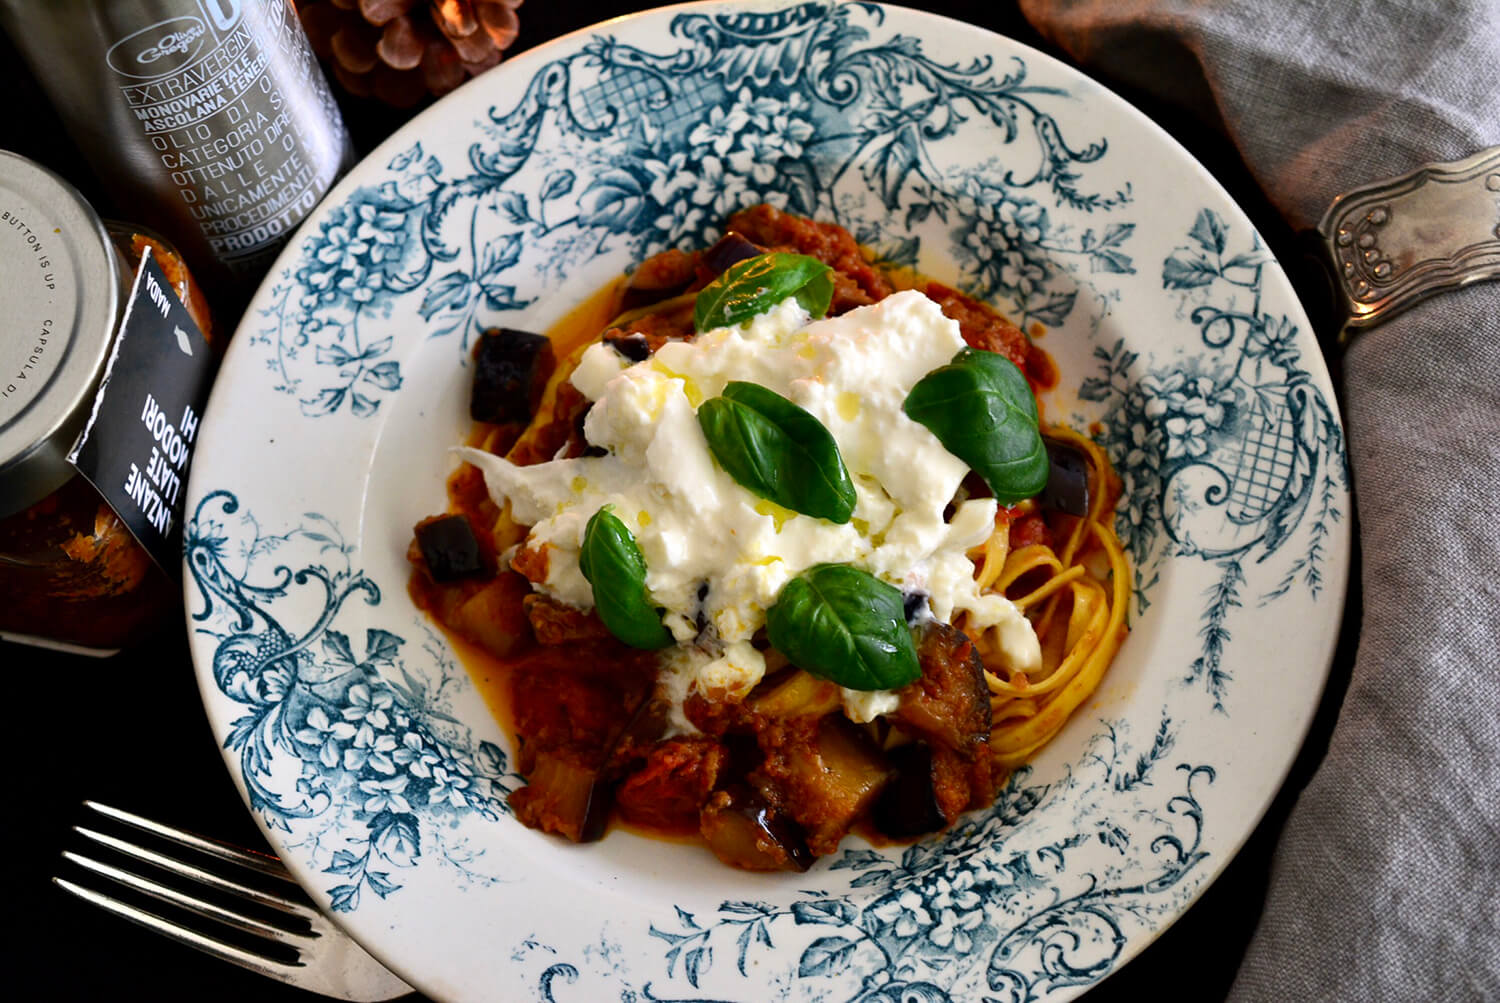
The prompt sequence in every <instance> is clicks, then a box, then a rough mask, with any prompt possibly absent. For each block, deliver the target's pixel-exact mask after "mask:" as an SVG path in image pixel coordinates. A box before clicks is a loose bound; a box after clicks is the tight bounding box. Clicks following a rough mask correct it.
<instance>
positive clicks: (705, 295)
mask: <svg viewBox="0 0 1500 1003" xmlns="http://www.w3.org/2000/svg"><path fill="white" fill-rule="evenodd" d="M788 296H795V297H797V302H799V303H801V304H802V306H803V307H804V308H805V309H806V310H807V312H808V313H809V314H811V315H812V316H813V317H815V318H816V317H821V316H823V315H824V314H826V313H827V312H828V304H829V303H831V302H832V301H833V269H831V268H829V267H828V266H827V265H825V264H823V262H821V261H819V260H818V259H817V258H812V257H808V256H807V255H805V254H787V253H786V252H784V251H776V252H774V253H772V254H761V255H757V256H756V257H753V258H747V259H745V260H744V261H740V262H737V263H735V264H733V265H730V266H729V267H728V268H727V269H725V270H724V274H722V275H720V276H719V277H718V278H716V279H714V280H713V281H712V282H710V283H709V284H708V285H706V286H704V287H703V289H702V290H700V291H699V293H698V298H697V299H696V300H695V301H694V302H693V326H694V327H695V328H697V329H698V331H699V332H703V331H711V330H713V329H714V328H716V327H729V326H731V325H734V324H739V323H741V322H743V321H747V320H749V319H750V318H751V317H754V316H755V315H756V314H758V313H765V312H766V311H767V310H769V309H770V308H771V307H773V306H775V305H776V304H777V303H780V302H781V301H782V300H784V299H786V298H787V297H788Z"/></svg>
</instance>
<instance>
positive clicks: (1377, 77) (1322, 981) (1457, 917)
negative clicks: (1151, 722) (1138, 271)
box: [1021, 0, 1500, 1001]
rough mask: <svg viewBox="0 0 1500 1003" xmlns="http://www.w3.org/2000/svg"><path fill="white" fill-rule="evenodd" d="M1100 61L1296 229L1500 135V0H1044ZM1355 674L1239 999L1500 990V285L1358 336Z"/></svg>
mask: <svg viewBox="0 0 1500 1003" xmlns="http://www.w3.org/2000/svg"><path fill="white" fill-rule="evenodd" d="M1021 5H1022V9H1023V10H1024V12H1025V14H1026V16H1027V18H1028V19H1029V20H1030V21H1031V22H1032V23H1033V24H1034V25H1035V26H1036V27H1037V29H1038V30H1039V31H1041V32H1042V34H1043V35H1045V36H1047V37H1049V38H1051V39H1052V40H1053V41H1055V42H1057V43H1058V44H1059V45H1060V46H1062V47H1063V48H1064V49H1065V50H1066V51H1068V52H1069V53H1070V54H1072V55H1073V56H1074V57H1075V58H1076V59H1077V60H1078V61H1079V62H1080V63H1081V64H1083V66H1084V67H1085V68H1086V69H1088V70H1090V71H1092V72H1094V73H1095V74H1096V75H1098V76H1100V77H1101V78H1103V79H1105V80H1106V81H1108V80H1116V81H1123V82H1125V83H1128V84H1130V85H1131V86H1134V87H1137V88H1141V89H1143V90H1146V91H1149V92H1150V93H1152V94H1154V95H1156V96H1158V97H1160V98H1162V99H1164V100H1168V101H1175V102H1177V103H1179V104H1181V105H1183V106H1185V107H1186V108H1188V109H1189V110H1191V111H1193V112H1196V113H1197V114H1199V115H1200V116H1202V117H1204V118H1205V119H1207V120H1208V121H1210V122H1212V123H1213V124H1215V125H1217V126H1218V127H1220V128H1223V129H1224V130H1225V131H1227V133H1228V134H1229V136H1230V138H1231V139H1232V140H1233V141H1234V143H1235V144H1236V146H1237V147H1238V149H1239V150H1240V152H1241V153H1242V155H1243V156H1244V158H1245V161H1246V163H1247V165H1248V166H1249V168H1250V170H1251V171H1252V173H1253V174H1254V175H1255V177H1256V179H1257V180H1258V181H1259V182H1260V184H1261V185H1262V187H1263V188H1264V189H1265V191H1266V194H1267V195H1268V196H1269V197H1270V199H1271V200H1272V202H1273V203H1274V204H1275V205H1276V206H1277V207H1278V208H1279V209H1280V210H1281V211H1282V213H1283V214H1284V215H1285V216H1286V218H1287V220H1288V221H1289V222H1290V223H1291V224H1292V225H1293V226H1295V227H1297V228H1303V227H1309V226H1312V225H1314V224H1315V223H1316V222H1317V221H1318V219H1319V218H1320V217H1321V215H1322V213H1323V211H1324V210H1325V209H1326V208H1327V206H1328V204H1329V201H1330V200H1331V199H1332V198H1333V196H1334V195H1336V194H1337V193H1339V192H1341V191H1344V190H1347V189H1349V188H1352V187H1354V186H1356V185H1359V184H1362V183H1365V182H1368V181H1375V180H1380V179H1383V178H1387V177H1391V176H1394V175H1397V174H1402V173H1405V172H1406V171H1408V170H1411V169H1412V168H1414V167H1416V166H1418V165H1419V164H1421V163H1422V162H1424V161H1429V160H1449V159H1455V158H1458V157H1461V156H1465V155H1468V154H1471V153H1475V152H1477V151H1478V150H1480V149H1481V148H1483V147H1486V146H1490V145H1493V144H1495V143H1497V142H1500V0H1364V2H1339V0H1329V2H1324V3H1308V2H1234V0H1199V2H1190V0H1021ZM1343 391H1344V399H1345V408H1346V413H1345V420H1346V422H1347V427H1348V438H1349V447H1350V465H1351V467H1352V469H1353V473H1354V488H1355V500H1356V509H1357V513H1358V516H1359V532H1360V541H1361V547H1362V561H1363V598H1364V621H1363V624H1362V626H1361V630H1360V640H1359V648H1358V653H1357V656H1356V661H1355V666H1354V671H1353V677H1352V680H1351V682H1350V685H1349V690H1348V693H1347V695H1346V696H1345V699H1344V704H1343V708H1342V710H1341V712H1340V714H1339V719H1338V723H1337V724H1336V726H1335V729H1334V733H1333V736H1332V739H1331V743H1330V746H1329V749H1328V752H1327V755H1326V757H1325V758H1324V760H1323V763H1322V764H1321V765H1320V767H1319V768H1318V771H1317V773H1316V774H1315V775H1314V776H1313V778H1312V780H1311V782H1310V783H1309V784H1308V786H1307V788H1306V789H1305V790H1304V791H1303V792H1302V794H1301V795H1300V797H1299V799H1298V801H1297V804H1296V806H1295V808H1294V809H1293V811H1292V814H1291V817H1290V819H1289V820H1288V822H1287V825H1286V828H1285V830H1284V831H1283V834H1282V838H1281V841H1280V843H1279V845H1278V847H1277V850H1276V856H1275V860H1274V863H1273V867H1272V876H1271V887H1270V889H1269V893H1268V896H1267V900H1266V907H1265V912H1264V915H1263V916H1262V919H1261V923H1260V926H1259V928H1258V929H1257V931H1256V934H1255V937H1254V939H1253V940H1252V942H1251V944H1250V947H1249V950H1248V952H1247V954H1246V956H1245V959H1244V962H1243V964H1242V965H1241V968H1240V971H1239V973H1238V976H1237V980H1236V982H1235V984H1234V988H1233V990H1232V992H1231V995H1230V998H1231V999H1232V1000H1235V1001H1240V1000H1256V1001H1258V1000H1283V999H1287V1000H1478V999H1491V1000H1494V999H1500V655H1497V650H1500V649H1497V644H1500V284H1497V283H1486V284H1482V285H1477V286H1471V287H1469V288H1467V289H1465V290H1462V291H1460V292H1457V293H1450V294H1446V295H1443V296H1440V297H1438V298H1436V299H1433V300H1429V301H1428V302H1426V303H1424V304H1422V305H1420V306H1418V307H1416V308H1414V309H1413V310H1411V311H1409V312H1407V313H1406V314H1403V315H1401V316H1399V317H1397V318H1395V319H1392V320H1390V321H1388V322H1387V323H1385V324H1383V325H1381V326H1380V327H1377V328H1375V329H1373V330H1371V331H1369V332H1367V333H1364V334H1362V335H1359V336H1358V337H1357V338H1356V340H1355V341H1354V343H1353V345H1352V346H1351V347H1350V348H1349V349H1348V351H1347V353H1346V356H1345V359H1344V386H1343Z"/></svg>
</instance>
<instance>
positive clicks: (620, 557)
mask: <svg viewBox="0 0 1500 1003" xmlns="http://www.w3.org/2000/svg"><path fill="white" fill-rule="evenodd" d="M612 507H613V506H610V505H606V506H604V507H603V508H601V509H600V510H599V511H597V512H595V513H594V516H593V518H592V519H590V520H589V524H588V525H587V526H586V527H584V530H583V547H582V549H580V550H579V552H578V567H579V568H580V569H581V570H582V571H583V577H585V578H587V579H588V581H589V584H590V585H592V586H593V587H594V608H595V609H597V610H598V611H599V619H601V620H603V621H604V626H606V627H608V628H609V632H610V633H611V634H613V635H615V636H616V637H618V638H619V639H620V640H622V641H624V642H625V643H626V644H628V645H630V646H631V647H632V648H647V649H653V648H665V647H666V646H667V645H669V644H672V643H673V640H674V639H673V637H672V633H671V631H669V630H667V628H666V627H664V626H662V622H661V614H660V613H658V612H657V610H656V607H655V606H654V605H653V604H652V602H651V599H650V597H649V596H647V595H646V558H645V557H644V556H642V554H641V548H640V545H639V544H637V543H636V542H635V537H634V536H633V535H632V534H631V532H630V529H629V528H628V527H627V526H626V525H625V524H624V523H623V522H621V521H620V518H619V516H617V515H615V514H614V513H613V512H611V511H610V509H611V508H612Z"/></svg>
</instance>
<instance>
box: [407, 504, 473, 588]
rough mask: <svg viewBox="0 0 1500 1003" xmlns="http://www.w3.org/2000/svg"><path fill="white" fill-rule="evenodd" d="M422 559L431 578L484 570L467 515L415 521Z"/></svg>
mask: <svg viewBox="0 0 1500 1003" xmlns="http://www.w3.org/2000/svg"><path fill="white" fill-rule="evenodd" d="M415 532H416V537H417V546H419V547H421V548H422V561H423V562H424V563H425V564H426V565H427V574H428V575H430V576H431V577H432V580H433V581H435V582H451V581H455V580H456V579H459V578H469V577H474V576H477V575H482V574H484V573H486V572H487V571H488V570H489V569H488V568H487V567H485V561H484V553H483V551H482V550H481V548H480V546H479V539H478V538H477V537H475V535H474V528H473V527H472V526H470V525H469V519H468V517H467V516H464V515H460V514H458V513H456V512H455V513H454V514H452V515H440V516H434V517H433V518H430V519H423V520H422V521H421V522H419V523H417V525H416V531H415Z"/></svg>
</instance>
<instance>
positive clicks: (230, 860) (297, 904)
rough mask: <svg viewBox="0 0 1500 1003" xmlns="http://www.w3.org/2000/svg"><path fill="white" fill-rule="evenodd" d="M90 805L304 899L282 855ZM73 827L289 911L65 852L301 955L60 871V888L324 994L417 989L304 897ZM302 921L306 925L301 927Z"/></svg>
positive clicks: (382, 995) (136, 856)
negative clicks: (248, 942)
mask: <svg viewBox="0 0 1500 1003" xmlns="http://www.w3.org/2000/svg"><path fill="white" fill-rule="evenodd" d="M84 805H85V806H86V807H87V808H89V809H90V810H91V811H94V812H97V813H98V814H100V815H102V816H104V817H105V818H108V819H111V820H113V821H115V822H119V823H121V824H123V825H127V826H130V827H132V828H135V829H139V830H141V831H143V832H148V833H151V834H152V835H154V836H156V837H158V838H160V839H163V840H166V841H168V842H171V843H175V844H177V845H179V846H182V847H186V848H188V849H190V850H193V851H195V852H197V853H200V854H203V855H204V856H206V857H209V858H213V859H214V860H217V861H219V862H221V863H223V864H228V865H231V866H230V869H231V870H232V869H233V868H242V869H244V870H247V871H251V872H254V873H257V874H261V875H264V876H266V877H270V878H273V879H277V880H278V881H281V882H285V883H286V884H287V885H289V886H290V889H289V890H291V889H296V891H295V894H296V896H298V898H300V897H301V895H302V892H301V890H300V888H298V885H297V882H296V880H295V879H294V878H293V877H292V876H291V875H290V874H289V873H287V870H286V868H285V867H283V866H282V864H281V861H280V860H277V859H276V858H275V857H273V856H271V855H269V854H265V853H256V852H255V851H253V850H244V849H240V848H239V847H236V846H230V845H229V844H228V843H221V842H219V841H218V840H214V839H208V838H206V837H203V836H197V835H194V834H193V833H190V832H184V831H182V830H181V829H174V828H172V827H171V826H166V825H162V824H161V823H160V822H153V821H151V820H150V819H145V818H141V817H140V816H139V815H133V814H131V813H130V812H126V811H121V810H120V809H118V808H111V807H109V806H107V805H102V804H99V803H98V802H96V801H85V802H84ZM73 831H74V832H76V833H78V835H80V836H82V837H84V838H85V839H88V840H90V841H91V842H93V843H96V844H98V845H101V846H106V847H109V848H110V849H112V850H114V851H116V852H117V853H121V854H124V855H125V856H127V857H130V858H132V859H133V860H137V861H140V862H142V863H146V864H149V865H151V866H153V867H157V868H160V869H161V870H164V871H167V872H168V873H171V874H175V875H177V876H179V877H182V878H186V879H188V880H191V881H196V882H198V883H199V884H202V885H205V886H207V887H209V888H213V889H216V890H217V891H219V892H221V893H224V894H226V895H228V896H232V897H234V898H238V899H242V900H244V901H246V902H252V903H255V904H256V905H257V906H260V907H261V908H262V910H263V911H266V912H267V915H269V914H271V913H279V914H281V915H284V916H287V917H290V918H291V919H292V920H293V922H291V923H288V924H286V925H285V926H283V925H279V924H276V923H273V922H267V921H265V920H262V919H257V918H255V917H253V916H250V915H246V914H244V913H242V912H240V911H238V910H236V909H233V908H228V907H226V906H222V905H217V904H215V903H213V902H207V901H204V900H203V899H200V898H197V897H195V896H193V895H189V894H187V893H185V892H182V891H179V890H178V889H176V888H171V887H168V886H167V885H163V884H160V883H159V882H156V881H153V880H151V879H150V878H145V877H142V876H140V875H139V874H134V873H131V872H130V871H126V870H122V869H120V868H119V867H115V866H114V865H112V864H107V863H104V862H103V861H99V860H94V859H92V858H91V857H87V856H84V855H82V854H79V853H74V852H72V851H71V850H64V851H63V857H64V859H66V860H68V861H70V862H72V863H74V864H77V865H78V866H79V867H82V868H84V869H85V870H87V871H90V872H92V873H94V874H97V875H99V876H101V877H103V878H106V879H108V880H110V881H114V882H117V883H118V884H121V885H124V886H125V887H127V888H132V889H134V890H136V891H138V892H141V893H143V894H146V895H149V896H151V897H153V898H156V899H158V900H160V901H163V902H168V903H171V904H172V905H175V906H178V907H180V908H182V909H185V910H187V911H188V912H191V913H195V914H197V915H198V916H202V917H205V918H207V919H210V920H213V921H216V922H218V923H222V924H224V925H225V926H228V927H231V928H233V929H235V930H239V931H241V932H242V933H246V934H250V935H252V936H254V937H257V938H260V939H262V940H265V941H271V942H274V943H277V944H282V945H284V946H285V947H288V948H291V949H292V950H293V951H295V953H296V957H297V960H296V961H285V960H282V959H280V958H277V957H276V956H275V955H274V954H272V953H270V952H265V953H261V952H257V951H254V950H247V949H245V948H243V947H239V946H237V945H235V944H231V943H227V942H225V941H224V940H221V939H219V938H218V937H215V936H213V935H211V934H206V933H203V932H200V931H199V930H195V929H192V928H191V927H188V926H184V925H182V924H181V923H178V922H176V921H174V920H170V919H166V918H164V917H162V916H159V915H157V914H156V913H154V912H150V911H147V910H145V909H141V908H138V907H136V906H133V905H131V904H129V903H128V902H123V901H121V900H119V899H116V898H112V897H110V896H109V895H105V894H103V893H101V892H97V891H94V890H93V889H91V888H85V887H83V886H82V885H78V884H75V883H74V882H72V881H69V880H67V879H66V878H62V877H54V878H53V879H52V880H53V882H55V883H56V884H57V885H58V887H60V888H62V889H63V890H64V891H67V892H70V893H72V894H73V895H76V896H78V897H79V898H81V899H83V900H84V901H86V902H90V903H93V904H94V905H96V906H99V907H100V908H101V909H105V910H108V911H109V912H112V913H114V914H115V915H116V916H121V917H123V918H125V919H128V920H130V921H132V922H134V923H139V924H140V925H142V926H145V927H148V928H149V929H152V930H155V931H156V932H158V933H162V934H165V935H166V936H168V937H170V938H172V939H173V940H176V941H178V942H179V943H183V944H187V945H188V946H190V947H196V948H197V949H198V950H200V951H203V952H205V953H208V954H211V955H213V956H214V957H216V958H221V959H223V960H224V961H228V962H231V963H233V964H236V965H239V966H241V967H243V968H248V969H249V970H250V971H252V972H259V973H260V974H261V975H265V976H267V977H269V978H273V979H277V980H279V981H281V982H285V983H288V984H289V985H294V986H297V987H298V988H301V989H307V990H309V991H311V992H315V993H321V994H323V995H324V996H332V997H334V998H336V999H344V1000H369V1001H374V1000H389V999H394V998H396V997H397V996H404V995H406V994H407V993H410V992H412V991H413V990H412V988H411V987H410V986H408V985H407V984H406V983H405V982H402V981H401V980H400V979H399V978H397V977H396V975H395V974H394V973H393V972H391V971H390V970H389V969H388V968H386V967H385V966H383V965H382V964H380V962H378V961H376V960H375V959H374V958H372V957H370V955H368V954H366V953H365V951H364V949H363V948H361V947H360V946H359V945H358V944H356V943H355V942H354V941H353V940H351V939H350V938H349V936H348V934H346V933H344V932H343V931H342V930H340V929H339V928H338V927H336V926H334V925H333V923H331V922H330V921H329V920H328V919H327V917H325V916H324V915H323V914H322V913H320V912H319V911H318V910H316V909H314V908H313V907H312V906H310V905H308V904H306V903H305V902H302V901H298V900H297V899H294V898H291V897H288V896H286V895H282V894H278V893H275V892H266V891H262V890H260V889H257V888H252V887H250V886H248V885H244V884H241V883H240V882H238V881H234V880H231V879H230V878H226V877H223V876H221V875H219V874H215V873H214V872H212V871H210V870H206V869H205V868H203V867H199V866H197V865H196V864H190V863H187V862H185V861H181V860H177V859H176V858H174V857H170V856H167V855H166V854H163V853H159V852H157V851H155V850H152V849H149V848H147V847H144V846H137V845H136V844H134V843H132V842H130V841H128V840H124V839H120V838H118V837H116V836H110V835H107V834H105V833H102V832H96V831H95V830H93V829H89V828H86V827H84V826H74V827H73ZM298 921H300V922H298ZM299 926H300V927H304V928H302V929H299V928H298V927H299Z"/></svg>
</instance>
